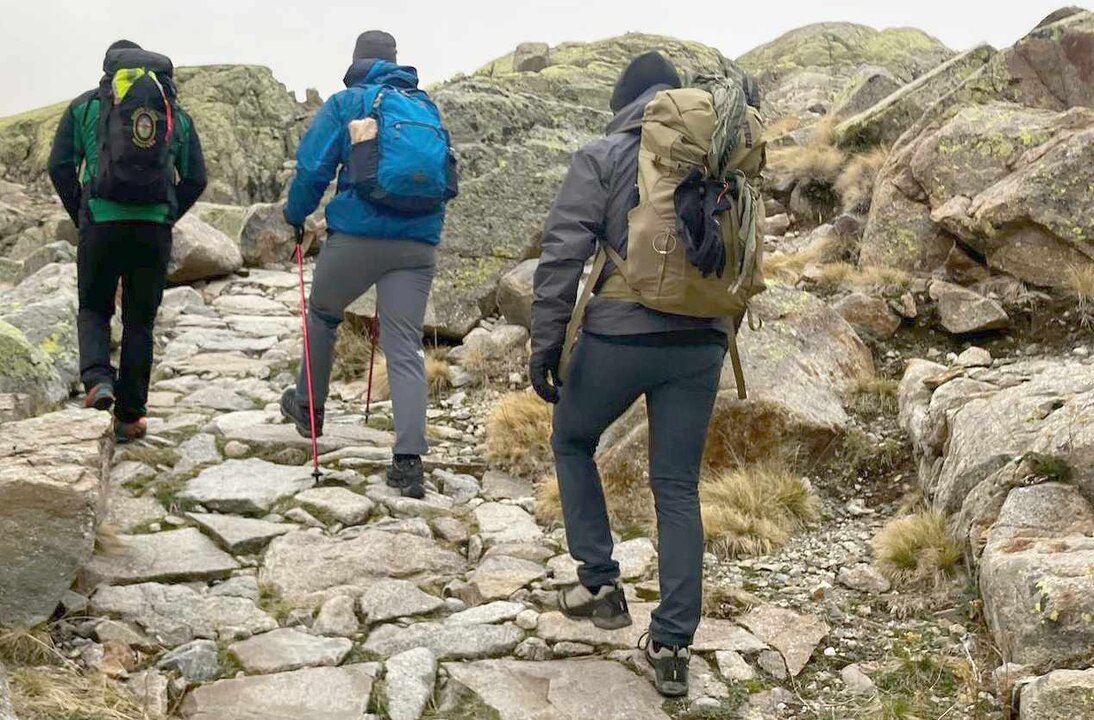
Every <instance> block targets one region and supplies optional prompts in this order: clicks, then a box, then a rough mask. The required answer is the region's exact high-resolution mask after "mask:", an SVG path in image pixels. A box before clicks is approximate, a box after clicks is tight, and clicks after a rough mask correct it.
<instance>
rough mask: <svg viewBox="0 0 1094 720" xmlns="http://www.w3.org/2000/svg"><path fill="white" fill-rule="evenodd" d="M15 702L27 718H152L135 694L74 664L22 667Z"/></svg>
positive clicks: (15, 680) (14, 681)
mask: <svg viewBox="0 0 1094 720" xmlns="http://www.w3.org/2000/svg"><path fill="white" fill-rule="evenodd" d="M11 691H12V704H13V705H14V706H15V710H16V712H18V713H19V717H21V718H23V719H24V720H151V719H152V718H153V717H159V716H158V715H157V716H152V715H150V714H149V713H148V712H147V711H146V710H145V709H144V708H142V707H141V706H140V705H138V704H137V702H136V701H135V700H134V698H133V697H132V696H131V695H130V694H129V693H128V692H126V691H125V690H124V689H123V688H121V687H120V686H119V685H117V684H115V683H113V682H111V681H110V680H109V679H107V678H106V677H105V676H102V675H93V676H84V675H81V674H80V673H79V672H77V671H76V670H74V669H72V668H42V667H35V668H18V669H15V670H13V671H12V673H11Z"/></svg>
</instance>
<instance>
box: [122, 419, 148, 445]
mask: <svg viewBox="0 0 1094 720" xmlns="http://www.w3.org/2000/svg"><path fill="white" fill-rule="evenodd" d="M147 434H148V420H147V418H137V419H136V420H134V421H133V422H122V421H121V420H119V419H118V418H114V442H116V443H117V444H119V445H125V444H126V443H130V442H133V441H134V440H141V439H143V438H144V436H145V435H147Z"/></svg>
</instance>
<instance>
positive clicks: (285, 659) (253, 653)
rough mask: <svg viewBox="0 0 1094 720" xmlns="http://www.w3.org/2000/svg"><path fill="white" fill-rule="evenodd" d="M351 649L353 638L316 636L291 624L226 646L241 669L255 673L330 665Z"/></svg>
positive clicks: (261, 673)
mask: <svg viewBox="0 0 1094 720" xmlns="http://www.w3.org/2000/svg"><path fill="white" fill-rule="evenodd" d="M352 649H353V642H352V641H350V640H346V639H345V638H327V637H317V636H315V635H308V634H307V633H304V632H300V631H299V630H296V629H295V628H283V629H281V630H274V631H273V632H268V633H264V634H262V635H256V636H254V637H253V638H250V639H248V640H242V641H240V642H237V643H233V644H232V645H230V646H228V652H230V653H231V654H232V657H234V658H235V659H236V660H237V661H238V662H239V664H240V666H241V667H242V668H243V669H244V670H246V671H247V672H248V673H250V674H258V675H265V674H269V673H280V672H288V671H289V670H299V669H301V668H306V667H326V666H334V665H337V664H339V663H340V662H342V661H343V660H345V659H346V656H347V655H349V651H350V650H352Z"/></svg>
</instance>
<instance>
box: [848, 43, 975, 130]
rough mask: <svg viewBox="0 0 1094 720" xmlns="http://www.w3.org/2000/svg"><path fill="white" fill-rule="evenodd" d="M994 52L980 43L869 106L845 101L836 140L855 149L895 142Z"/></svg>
mask: <svg viewBox="0 0 1094 720" xmlns="http://www.w3.org/2000/svg"><path fill="white" fill-rule="evenodd" d="M994 52H995V51H994V50H993V49H992V47H991V46H990V45H978V46H976V47H974V48H973V49H971V50H966V51H965V52H963V53H961V54H960V55H957V56H955V57H953V58H950V59H949V60H947V61H946V62H944V63H942V64H941V65H939V66H938V67H936V68H935V69H933V70H931V71H930V72H929V73H926V74H925V75H921V76H919V77H918V78H916V79H915V80H913V81H912V82H910V83H908V84H907V85H904V86H902V87H899V88H896V89H894V90H893V91H892V92H891V93H889V94H886V95H885V96H883V97H880V98H877V100H876V101H875V102H873V103H870V104H869V105H865V106H859V107H856V106H855V105H854V104H852V102H850V101H847V102H845V103H844V104H843V105H842V106H841V107H840V108H838V109H837V111H836V114H837V115H842V116H846V117H847V119H846V120H844V121H843V122H841V123H840V124H839V125H838V126H836V130H835V137H836V142H837V143H838V144H839V145H841V146H843V147H848V148H853V149H863V148H867V147H872V146H874V145H891V144H893V143H894V142H896V140H897V138H899V137H900V135H901V134H902V133H903V132H904V131H905V130H907V129H908V128H909V127H910V126H911V125H912V123H914V122H915V121H916V120H918V119H919V117H920V116H921V115H922V114H923V112H924V111H925V110H926V109H927V108H928V107H930V106H931V104H933V103H934V102H936V101H937V100H938V98H939V97H941V96H943V95H946V94H948V93H949V92H951V91H953V90H954V89H955V88H957V87H958V86H959V85H960V84H961V83H962V82H963V81H964V80H965V79H966V78H967V77H969V75H971V74H972V73H974V72H976V71H977V70H979V69H980V68H982V67H983V66H984V64H985V63H987V62H988V60H990V59H991V57H992V54H993V53H994ZM874 83H875V85H876V84H877V83H878V81H876V80H875V81H874Z"/></svg>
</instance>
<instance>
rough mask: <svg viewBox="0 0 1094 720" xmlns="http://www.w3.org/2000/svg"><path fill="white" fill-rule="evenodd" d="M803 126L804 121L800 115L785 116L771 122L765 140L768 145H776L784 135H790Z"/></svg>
mask: <svg viewBox="0 0 1094 720" xmlns="http://www.w3.org/2000/svg"><path fill="white" fill-rule="evenodd" d="M801 126H802V119H801V117H799V116H798V115H784V116H783V117H781V118H779V119H777V120H775V121H774V122H771V123H769V124H768V126H767V131H766V132H765V133H764V139H765V140H766V141H767V142H768V143H774V142H775V141H777V140H778V139H779V138H781V137H783V136H784V135H789V134H790V133H792V132H794V131H795V130H797V129H798V128H800V127H801Z"/></svg>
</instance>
